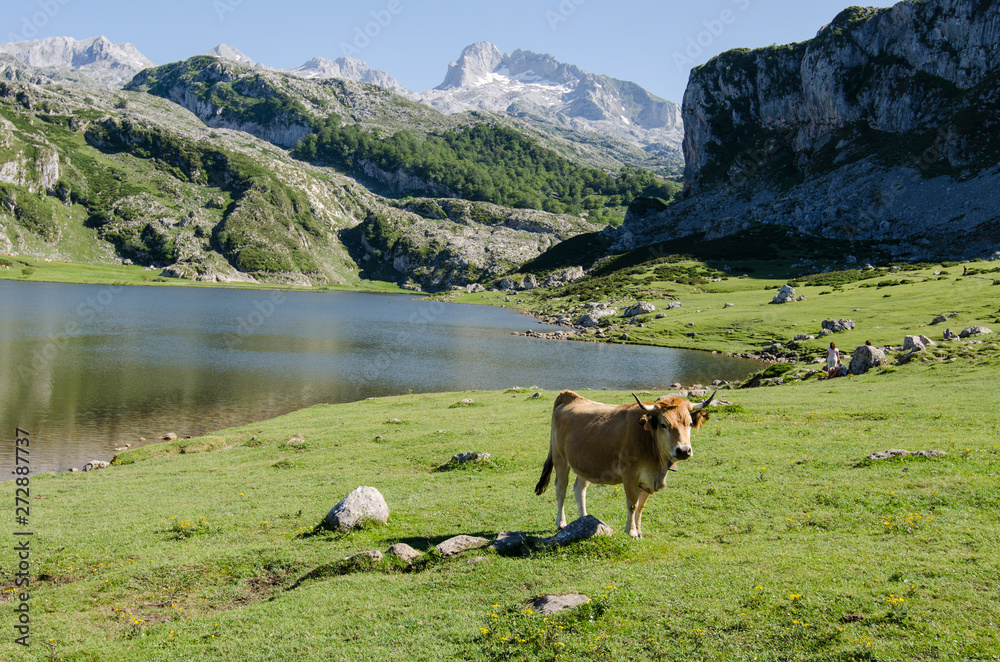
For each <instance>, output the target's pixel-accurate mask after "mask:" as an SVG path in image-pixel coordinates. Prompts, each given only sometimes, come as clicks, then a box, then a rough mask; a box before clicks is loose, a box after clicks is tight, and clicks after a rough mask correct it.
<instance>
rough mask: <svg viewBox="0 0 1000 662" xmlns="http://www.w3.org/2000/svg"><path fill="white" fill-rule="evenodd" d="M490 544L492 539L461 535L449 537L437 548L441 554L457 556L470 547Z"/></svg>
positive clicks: (474, 547)
mask: <svg viewBox="0 0 1000 662" xmlns="http://www.w3.org/2000/svg"><path fill="white" fill-rule="evenodd" d="M488 544H490V541H489V540H487V539H486V538H480V537H478V536H466V535H459V536H455V537H453V538H448V539H447V540H445V541H444V542H442V543H439V544H438V545H437V546H436V547H435V549H437V551H438V553H439V554H441V556H455V555H456V554H461V553H462V552H465V551H468V550H470V549H479V548H480V547H485V546H486V545H488Z"/></svg>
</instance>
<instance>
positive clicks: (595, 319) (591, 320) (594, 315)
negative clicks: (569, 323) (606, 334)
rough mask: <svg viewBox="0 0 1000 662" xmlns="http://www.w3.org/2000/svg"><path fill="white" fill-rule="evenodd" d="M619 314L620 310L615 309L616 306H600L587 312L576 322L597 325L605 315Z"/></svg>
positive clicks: (588, 325) (583, 324)
mask: <svg viewBox="0 0 1000 662" xmlns="http://www.w3.org/2000/svg"><path fill="white" fill-rule="evenodd" d="M617 314H618V311H617V310H615V309H614V308H599V309H596V310H592V311H591V312H589V313H587V314H586V315H584V316H583V317H581V318H580V319H578V320H577V321H576V323H577V326H585V327H588V328H590V327H595V326H597V325H598V324H600V323H601V320H602V319H604V318H605V317H611V316H614V315H617Z"/></svg>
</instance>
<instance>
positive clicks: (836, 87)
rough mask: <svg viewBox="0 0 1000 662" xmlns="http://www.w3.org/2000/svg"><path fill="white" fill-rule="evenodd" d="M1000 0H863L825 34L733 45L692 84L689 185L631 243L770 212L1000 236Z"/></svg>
mask: <svg viewBox="0 0 1000 662" xmlns="http://www.w3.org/2000/svg"><path fill="white" fill-rule="evenodd" d="M998 43H1000V5H998V3H996V2H988V1H981V0H924V1H916V0H906V1H904V2H900V3H899V4H896V5H894V6H893V7H891V8H887V9H863V8H858V7H852V8H849V9H846V10H844V11H843V12H841V13H840V14H839V15H838V16H837V17H836V18H835V19H834V20H833V21H832V22H831V23H830V24H829V25H826V26H824V27H823V28H822V29H821V30H820V31H819V33H818V34H817V35H816V37H815V38H813V39H811V40H809V41H806V42H802V43H798V44H789V45H787V46H774V47H770V48H765V49H758V50H748V49H738V50H734V51H729V52H726V53H723V54H721V55H719V56H718V57H716V58H714V59H712V60H711V61H709V62H708V63H707V64H705V65H703V66H701V67H699V68H697V69H695V70H694V71H693V72H692V74H691V78H690V80H689V82H688V87H687V90H686V92H685V95H684V105H683V116H684V126H685V138H684V155H685V160H686V167H685V186H686V187H687V190H688V194H687V198H686V199H685V200H683V201H682V202H680V203H678V204H676V205H673V206H671V207H670V208H668V209H666V210H663V211H638V212H636V213H631V214H630V215H629V217H628V218H627V219H626V222H625V224H624V226H623V227H622V228H621V230H619V231H617V232H616V233H615V238H616V240H617V242H618V247H619V248H629V247H631V246H636V245H641V244H644V243H649V242H653V241H659V240H661V239H665V238H671V237H681V236H685V235H691V234H703V235H706V236H709V237H713V236H723V235H728V234H733V233H736V232H740V231H744V230H748V229H750V228H753V227H755V226H760V225H764V224H775V225H780V226H784V227H786V228H790V229H791V230H792V231H794V232H798V233H801V234H808V235H815V236H820V237H828V238H829V239H830V240H831V246H835V245H836V242H837V240H839V239H852V240H864V241H867V242H869V243H870V246H871V250H872V253H873V254H875V253H879V254H883V255H895V256H906V257H929V256H965V255H982V254H988V253H992V252H993V251H996V250H997V249H998V248H1000V245H998V244H1000V198H998V197H997V196H996V195H995V193H994V191H995V190H996V188H997V186H998V185H1000V168H998V163H1000V84H998V83H1000V50H998V49H997V48H996V46H997V44H998Z"/></svg>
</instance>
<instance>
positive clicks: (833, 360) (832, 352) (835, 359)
mask: <svg viewBox="0 0 1000 662" xmlns="http://www.w3.org/2000/svg"><path fill="white" fill-rule="evenodd" d="M839 362H840V350H839V349H837V343H835V342H832V341H831V342H830V349H828V350H826V370H827V372H830V371H831V370H833V369H834V368H835V367H837V364H838V363H839Z"/></svg>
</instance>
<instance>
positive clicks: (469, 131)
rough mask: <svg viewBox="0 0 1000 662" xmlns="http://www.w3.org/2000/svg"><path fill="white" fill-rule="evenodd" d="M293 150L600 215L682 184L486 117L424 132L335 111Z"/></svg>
mask: <svg viewBox="0 0 1000 662" xmlns="http://www.w3.org/2000/svg"><path fill="white" fill-rule="evenodd" d="M293 154H294V155H295V156H297V157H299V158H302V159H304V160H307V161H315V160H319V161H321V162H325V163H330V164H333V165H334V166H336V167H338V168H341V169H344V170H346V171H348V172H354V173H356V174H357V173H360V172H363V167H362V164H363V163H365V162H370V163H373V164H374V165H376V166H377V167H378V168H380V169H381V170H383V171H386V172H390V173H395V172H404V173H406V174H407V175H410V176H412V177H415V178H416V179H418V180H421V181H424V182H427V189H426V190H424V191H420V192H419V193H422V194H425V195H432V194H433V193H434V192H435V191H434V189H435V188H440V187H443V188H444V189H445V190H446V191H450V192H452V193H453V194H455V195H457V196H458V197H461V198H464V199H467V200H477V201H483V202H492V203H495V204H499V205H505V206H508V207H520V208H524V209H543V210H545V211H548V212H552V213H556V214H563V213H580V212H582V211H584V210H587V211H589V212H590V218H591V220H592V221H594V222H600V221H601V220H602V219H605V217H606V216H607V213H608V212H606V211H605V210H606V209H608V208H613V209H617V208H620V207H622V206H627V205H628V204H630V203H631V202H632V201H633V200H634V199H636V198H637V197H640V196H647V197H661V198H666V199H672V198H673V196H674V195H675V194H676V193H677V191H679V190H680V185H679V184H677V183H676V182H671V181H668V180H665V179H662V178H660V177H657V176H656V175H654V174H653V173H651V172H649V171H647V170H642V169H639V168H623V169H622V171H621V172H620V173H618V174H617V175H616V176H612V175H609V174H607V173H605V172H603V171H601V170H597V169H594V168H588V167H584V166H578V165H574V164H572V163H570V162H569V161H568V160H566V159H565V158H563V157H562V156H559V155H558V154H556V152H554V151H552V150H550V149H547V148H544V147H542V146H541V145H540V144H539V143H538V142H537V141H536V140H534V139H532V138H529V137H527V136H525V135H524V134H523V133H520V132H518V131H516V130H514V129H512V128H510V127H504V126H491V125H489V124H486V123H479V124H475V125H472V126H469V127H465V128H462V129H458V130H455V131H447V132H443V133H438V134H430V135H427V136H423V137H421V136H418V135H416V134H414V133H411V132H408V131H399V132H396V133H394V134H393V135H392V136H389V137H380V136H377V135H375V134H373V133H370V132H368V131H365V130H363V129H362V128H360V127H359V126H358V125H356V124H342V119H341V117H340V116H338V115H336V114H331V115H329V116H327V118H326V120H325V122H323V123H322V124H321V125H319V126H318V127H317V130H316V132H315V133H313V134H311V135H309V136H306V137H305V138H303V139H302V140H301V141H299V144H298V145H297V146H296V148H295V150H294V151H293ZM608 218H610V217H608Z"/></svg>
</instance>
